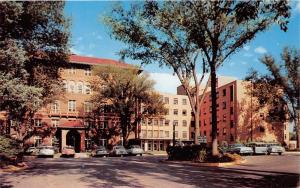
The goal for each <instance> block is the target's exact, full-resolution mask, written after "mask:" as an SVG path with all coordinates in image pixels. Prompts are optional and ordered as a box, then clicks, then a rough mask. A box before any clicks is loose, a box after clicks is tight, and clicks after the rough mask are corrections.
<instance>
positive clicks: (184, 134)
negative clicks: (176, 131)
mask: <svg viewBox="0 0 300 188" xmlns="http://www.w3.org/2000/svg"><path fill="white" fill-rule="evenodd" d="M182 138H184V139H186V138H187V132H186V131H183V132H182Z"/></svg>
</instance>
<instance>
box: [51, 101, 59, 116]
mask: <svg viewBox="0 0 300 188" xmlns="http://www.w3.org/2000/svg"><path fill="white" fill-rule="evenodd" d="M51 110H52V112H53V113H58V111H59V101H57V100H56V101H54V102H53V103H52V107H51Z"/></svg>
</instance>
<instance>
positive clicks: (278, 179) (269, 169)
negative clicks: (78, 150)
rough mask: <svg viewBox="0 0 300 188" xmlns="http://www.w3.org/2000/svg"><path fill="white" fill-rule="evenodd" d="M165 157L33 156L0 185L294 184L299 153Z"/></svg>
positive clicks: (33, 187)
mask: <svg viewBox="0 0 300 188" xmlns="http://www.w3.org/2000/svg"><path fill="white" fill-rule="evenodd" d="M165 159H166V156H142V157H140V156H132V157H109V158H88V159H71V158H58V159H36V160H33V161H32V162H31V163H30V166H31V168H29V169H26V170H24V171H20V172H15V173H0V185H1V186H0V187H3V188H4V187H6V188H9V187H20V188H27V187H28V188H48V187H49V188H52V187H53V188H60V187H62V188H77V187H105V188H106V187H107V188H110V187H123V188H124V187H151V188H152V187H153V188H160V187H162V188H169V187H170V188H177V187H184V188H189V187H209V188H211V187H259V188H265V187H297V186H299V177H300V170H299V169H300V155H297V154H286V155H282V156H278V155H271V156H247V157H245V159H246V160H247V162H246V163H245V164H242V165H234V166H230V167H223V168H221V167H194V166H186V165H182V164H166V163H161V162H160V161H161V160H165Z"/></svg>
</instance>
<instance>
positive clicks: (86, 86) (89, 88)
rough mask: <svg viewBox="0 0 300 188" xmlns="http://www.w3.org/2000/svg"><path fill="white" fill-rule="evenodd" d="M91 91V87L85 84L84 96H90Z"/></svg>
mask: <svg viewBox="0 0 300 188" xmlns="http://www.w3.org/2000/svg"><path fill="white" fill-rule="evenodd" d="M91 92H92V90H91V85H90V84H86V85H85V94H91Z"/></svg>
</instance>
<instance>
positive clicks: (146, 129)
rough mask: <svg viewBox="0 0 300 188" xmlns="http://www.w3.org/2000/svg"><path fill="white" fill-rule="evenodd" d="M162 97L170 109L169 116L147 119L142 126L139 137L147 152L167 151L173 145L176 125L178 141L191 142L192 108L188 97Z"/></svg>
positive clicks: (164, 95)
mask: <svg viewBox="0 0 300 188" xmlns="http://www.w3.org/2000/svg"><path fill="white" fill-rule="evenodd" d="M161 97H163V100H164V102H165V107H166V108H167V109H168V113H167V115H165V116H161V117H149V118H145V119H143V121H142V124H141V132H140V135H139V137H140V138H141V143H142V147H143V148H144V149H145V150H146V151H147V150H165V149H166V147H167V146H168V145H169V144H170V143H172V139H173V125H175V132H177V134H176V135H177V136H176V140H180V141H188V140H189V127H190V122H191V107H190V104H189V101H188V97H187V96H185V95H171V94H165V93H162V94H161ZM176 99H177V103H176ZM174 100H175V103H174ZM184 102H185V103H184ZM174 111H175V114H174ZM176 111H177V114H176ZM184 121H185V123H184ZM176 124H177V125H176Z"/></svg>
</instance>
